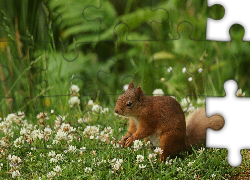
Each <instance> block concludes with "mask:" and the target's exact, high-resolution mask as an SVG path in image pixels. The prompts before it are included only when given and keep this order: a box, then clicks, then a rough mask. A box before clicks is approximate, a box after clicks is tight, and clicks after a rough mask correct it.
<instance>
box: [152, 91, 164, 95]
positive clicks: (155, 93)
mask: <svg viewBox="0 0 250 180" xmlns="http://www.w3.org/2000/svg"><path fill="white" fill-rule="evenodd" d="M153 95H154V96H163V95H164V92H163V90H162V89H155V90H154V91H153Z"/></svg>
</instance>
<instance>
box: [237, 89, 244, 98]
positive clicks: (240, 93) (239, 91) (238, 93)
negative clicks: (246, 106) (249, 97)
mask: <svg viewBox="0 0 250 180" xmlns="http://www.w3.org/2000/svg"><path fill="white" fill-rule="evenodd" d="M236 96H238V97H245V92H243V93H242V89H238V91H237V92H236Z"/></svg>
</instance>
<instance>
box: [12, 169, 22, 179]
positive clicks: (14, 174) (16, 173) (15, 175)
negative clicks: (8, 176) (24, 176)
mask: <svg viewBox="0 0 250 180" xmlns="http://www.w3.org/2000/svg"><path fill="white" fill-rule="evenodd" d="M20 176H21V174H20V172H19V171H18V170H14V171H13V172H12V178H16V177H20Z"/></svg>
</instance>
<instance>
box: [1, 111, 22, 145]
mask: <svg viewBox="0 0 250 180" xmlns="http://www.w3.org/2000/svg"><path fill="white" fill-rule="evenodd" d="M24 117H25V115H24V113H23V112H18V114H17V115H16V114H8V116H7V117H6V118H4V119H3V120H2V119H0V120H1V122H0V131H2V132H3V133H4V134H5V136H6V137H13V136H14V132H13V131H12V124H13V123H16V124H19V125H25V124H27V120H23V118H24ZM1 144H3V145H4V144H5V142H1Z"/></svg>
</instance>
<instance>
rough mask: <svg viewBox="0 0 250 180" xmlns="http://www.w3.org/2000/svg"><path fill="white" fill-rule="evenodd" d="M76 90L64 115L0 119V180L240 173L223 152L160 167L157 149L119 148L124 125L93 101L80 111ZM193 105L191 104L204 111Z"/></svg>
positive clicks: (191, 155) (198, 152)
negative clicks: (0, 179)
mask: <svg viewBox="0 0 250 180" xmlns="http://www.w3.org/2000/svg"><path fill="white" fill-rule="evenodd" d="M72 87H73V86H72ZM78 90H79V89H77V86H75V88H72V89H71V98H72V97H75V99H76V101H73V100H72V101H70V103H71V104H72V103H73V104H72V105H73V106H72V107H71V108H69V107H68V108H69V109H68V110H67V111H65V113H64V114H60V115H59V114H58V113H57V112H56V111H54V110H51V111H50V112H41V113H39V114H38V115H37V116H36V117H35V116H33V117H32V118H31V119H29V118H26V117H25V115H24V113H21V112H19V116H17V115H15V114H9V115H8V116H7V117H6V118H3V119H1V121H0V137H1V148H0V150H1V154H0V156H1V160H0V175H1V177H2V178H4V179H9V178H17V179H48V178H49V179H73V178H74V179H228V178H230V177H232V176H234V175H236V174H239V172H240V169H242V167H241V168H238V169H237V168H233V167H231V166H229V165H228V163H227V150H225V149H206V148H204V147H198V148H193V149H192V150H190V151H189V152H182V153H181V154H180V155H179V156H178V157H176V158H175V159H167V160H166V162H163V163H160V162H159V151H158V150H157V148H153V147H151V146H150V145H148V144H145V143H144V141H137V142H135V144H134V146H132V147H131V148H121V147H120V146H119V144H118V141H119V140H120V139H121V137H122V136H123V135H125V134H126V131H127V126H128V124H127V119H124V118H123V117H121V116H118V115H115V114H114V112H113V111H112V109H111V108H109V109H108V108H104V107H102V109H100V108H101V106H100V104H98V102H97V101H96V102H93V101H88V102H80V103H83V104H85V106H86V110H87V112H86V111H82V110H81V109H80V106H79V101H77V100H78V98H79V97H78V96H79V94H78V92H76V91H78ZM68 98H70V97H68ZM79 100H80V99H79ZM189 101H190V100H189ZM186 102H187V101H186V100H185V99H184V100H182V101H181V104H182V106H183V109H185V106H186V107H187V106H188V105H190V103H186ZM197 102H198V101H197ZM197 102H192V104H194V105H195V106H196V107H198V106H203V105H204V104H203V103H204V102H202V101H199V104H198V103H197ZM68 106H69V105H68ZM52 107H54V105H51V108H52ZM189 108H190V106H189ZM190 109H192V108H190ZM245 165H246V166H247V164H245ZM244 167H245V166H244Z"/></svg>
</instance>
